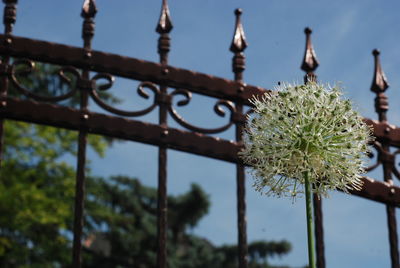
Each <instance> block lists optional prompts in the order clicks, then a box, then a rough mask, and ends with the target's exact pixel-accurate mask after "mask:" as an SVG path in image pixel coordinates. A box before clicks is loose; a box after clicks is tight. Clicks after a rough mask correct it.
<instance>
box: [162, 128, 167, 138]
mask: <svg viewBox="0 0 400 268" xmlns="http://www.w3.org/2000/svg"><path fill="white" fill-rule="evenodd" d="M161 136H163V137H166V136H168V130H166V129H164V130H163V131H162V132H161Z"/></svg>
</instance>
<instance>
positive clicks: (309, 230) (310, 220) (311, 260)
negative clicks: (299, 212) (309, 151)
mask: <svg viewBox="0 0 400 268" xmlns="http://www.w3.org/2000/svg"><path fill="white" fill-rule="evenodd" d="M303 175H304V187H305V190H306V213H307V238H308V262H309V267H310V268H317V267H316V266H315V254H314V222H313V215H312V200H311V183H310V179H309V174H308V172H304V173H303Z"/></svg>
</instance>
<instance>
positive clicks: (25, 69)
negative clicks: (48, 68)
mask: <svg viewBox="0 0 400 268" xmlns="http://www.w3.org/2000/svg"><path fill="white" fill-rule="evenodd" d="M34 70H35V63H34V62H33V61H31V60H26V59H21V60H16V61H14V62H13V64H12V65H11V66H10V72H9V77H10V80H11V82H12V85H13V86H14V87H15V89H16V90H17V91H18V92H20V93H21V94H23V95H24V96H26V97H28V98H32V99H34V100H36V101H44V102H59V101H62V100H66V99H68V98H71V97H72V96H74V95H75V93H76V91H77V87H76V85H74V84H73V79H71V78H70V77H68V75H67V74H70V75H72V76H73V77H75V78H76V81H77V80H78V79H79V78H80V72H79V71H78V70H77V69H76V68H74V67H71V66H64V67H61V68H60V69H58V70H57V72H56V74H57V75H58V76H59V78H60V79H61V81H62V82H63V83H64V84H67V85H68V86H69V88H70V90H69V91H68V92H67V93H64V94H61V95H59V96H43V95H39V94H36V93H34V92H33V91H32V90H29V89H27V88H25V87H24V86H23V85H22V84H21V82H20V81H19V80H18V78H17V77H18V76H24V77H27V76H28V75H30V74H33V72H34Z"/></svg>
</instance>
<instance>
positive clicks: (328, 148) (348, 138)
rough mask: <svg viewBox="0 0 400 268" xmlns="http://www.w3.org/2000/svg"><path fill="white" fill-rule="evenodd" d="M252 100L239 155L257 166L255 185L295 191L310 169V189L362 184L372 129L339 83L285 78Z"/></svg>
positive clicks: (290, 193) (265, 189) (263, 190)
mask: <svg viewBox="0 0 400 268" xmlns="http://www.w3.org/2000/svg"><path fill="white" fill-rule="evenodd" d="M251 102H252V104H253V105H254V113H253V114H252V115H250V116H249V117H248V123H247V126H246V130H245V137H244V145H245V148H244V150H243V151H242V152H241V153H240V156H241V158H242V159H243V161H244V162H245V163H246V164H248V165H250V166H252V167H253V168H252V174H253V177H254V179H255V180H254V187H255V188H256V190H257V191H260V192H261V193H266V194H274V195H277V196H282V195H284V196H293V197H295V196H296V195H297V194H299V193H302V192H303V185H304V176H305V174H306V173H307V175H308V177H309V179H310V183H311V186H312V191H313V192H314V193H318V194H321V195H324V196H327V192H328V190H333V189H340V190H342V191H344V192H348V189H356V190H360V189H361V187H362V181H361V180H360V175H359V174H361V173H363V172H364V168H363V164H364V163H363V162H364V159H365V157H364V156H365V154H366V153H367V152H368V143H369V142H370V141H371V140H372V136H371V135H372V131H371V129H370V128H369V127H368V126H367V125H366V124H365V123H364V122H363V121H362V117H361V116H360V115H359V114H358V113H357V112H355V111H353V110H352V107H351V102H350V101H349V100H343V99H342V93H341V89H340V88H339V87H338V86H335V87H330V86H324V85H321V84H318V83H315V82H309V83H307V84H305V85H290V84H286V85H282V86H280V87H278V91H277V92H274V93H272V94H265V95H264V96H263V97H262V98H261V99H259V98H253V99H252V100H251Z"/></svg>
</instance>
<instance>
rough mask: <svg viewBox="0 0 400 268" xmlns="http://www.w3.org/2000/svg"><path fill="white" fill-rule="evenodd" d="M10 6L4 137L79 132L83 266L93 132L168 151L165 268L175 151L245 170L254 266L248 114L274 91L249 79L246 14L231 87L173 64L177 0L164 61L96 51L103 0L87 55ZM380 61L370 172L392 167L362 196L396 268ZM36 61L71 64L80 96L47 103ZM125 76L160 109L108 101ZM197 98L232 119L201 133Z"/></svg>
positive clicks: (243, 247)
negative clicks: (37, 128)
mask: <svg viewBox="0 0 400 268" xmlns="http://www.w3.org/2000/svg"><path fill="white" fill-rule="evenodd" d="M3 2H4V4H5V7H4V17H3V22H4V27H5V30H4V34H2V35H0V54H1V64H0V81H1V82H0V83H1V87H0V136H1V137H3V124H4V120H7V119H11V120H18V121H24V122H30V123H35V124H43V125H48V126H54V127H58V128H66V129H70V130H74V131H78V132H79V137H78V156H77V166H76V194H75V210H74V227H73V234H74V238H73V252H72V259H73V266H74V267H82V263H81V254H82V228H83V216H84V203H85V202H84V200H85V158H86V143H87V135H88V134H89V133H91V134H100V135H104V136H108V137H113V138H119V139H124V140H131V141H136V142H140V143H145V144H150V145H154V146H157V147H158V148H159V150H158V213H157V218H158V220H157V221H158V222H157V231H158V249H157V266H158V267H166V266H167V258H168V256H167V252H166V243H167V233H166V230H167V209H168V204H167V174H168V172H167V152H168V150H169V149H173V150H178V151H183V152H188V153H192V154H197V155H202V156H205V157H209V158H214V159H219V160H223V161H227V162H231V163H234V164H236V185H237V232H238V245H239V246H238V263H239V267H242V268H244V267H247V236H246V202H245V192H246V191H245V171H244V166H243V164H242V163H241V161H240V159H238V157H237V153H238V152H239V151H240V150H241V148H242V132H243V126H244V124H245V118H246V113H245V112H244V107H245V106H250V103H249V98H250V97H252V96H254V95H262V94H264V93H265V92H267V91H269V90H267V89H264V88H261V87H257V86H251V85H248V84H246V83H245V82H244V80H243V72H244V70H245V56H244V50H245V49H246V46H247V43H246V39H245V35H244V30H243V26H242V23H241V20H240V15H241V10H240V9H237V10H236V11H235V16H236V23H235V26H234V36H233V40H232V43H231V46H230V50H231V51H232V53H233V59H232V71H233V75H234V79H233V80H227V79H222V78H218V77H215V76H211V75H206V74H203V73H198V72H193V71H189V70H186V69H180V68H176V67H173V66H170V65H168V53H169V51H170V37H169V33H170V31H171V30H172V29H173V26H172V22H171V17H170V13H169V9H168V5H167V0H163V1H162V8H161V14H160V19H159V21H158V24H157V27H156V31H157V33H158V34H159V36H160V37H159V39H158V54H159V57H160V61H159V63H154V62H149V61H144V60H140V59H135V58H129V57H124V56H120V55H115V54H110V53H105V52H100V51H95V50H92V47H91V41H92V39H93V36H94V34H95V31H94V30H95V15H96V12H97V8H96V4H95V1H94V0H85V1H84V3H83V7H82V12H81V16H82V18H83V27H82V38H83V43H84V45H83V47H82V48H78V47H72V46H66V45H63V44H56V43H50V42H46V41H38V40H33V39H29V38H23V37H17V36H14V35H13V34H12V30H13V25H14V24H15V22H16V14H17V2H18V1H17V0H3ZM305 34H306V49H305V54H304V59H303V63H302V65H301V68H302V70H304V71H305V72H306V76H305V78H312V79H316V74H315V70H316V69H317V67H318V61H317V58H316V54H315V51H314V49H313V46H312V43H311V39H310V35H311V30H310V29H309V28H306V30H305ZM373 55H374V59H375V72H374V78H373V82H372V85H371V90H372V91H373V92H375V93H376V95H377V96H376V99H375V110H376V112H377V113H378V115H379V120H378V121H376V120H371V119H368V118H365V122H366V123H367V124H369V125H370V126H372V127H373V129H374V135H375V136H376V141H375V143H374V147H375V148H376V151H377V162H376V163H375V164H373V165H372V166H371V167H369V168H368V170H369V171H370V170H373V169H375V168H377V167H378V166H380V165H382V167H383V174H384V176H383V177H384V181H378V180H373V179H371V178H368V177H364V178H363V181H364V185H363V188H362V190H361V191H359V192H358V191H353V192H352V193H353V194H354V195H358V196H360V197H363V198H365V199H369V200H372V201H376V202H380V203H383V204H385V205H386V210H387V222H388V228H389V241H390V255H391V261H392V268H399V267H400V266H399V256H398V241H397V227H396V215H395V209H396V207H398V206H399V204H400V188H398V187H396V186H394V184H393V176H395V177H397V178H400V173H399V171H398V170H397V169H396V167H395V156H396V155H397V154H399V153H400V150H391V148H399V147H400V128H397V127H394V126H393V125H390V124H389V123H388V121H387V117H386V112H387V110H388V100H387V97H386V95H385V90H386V89H387V88H388V83H387V81H386V78H385V75H384V73H383V71H382V68H381V65H380V61H379V52H378V51H377V50H374V51H373ZM11 58H12V59H13V60H11ZM35 62H42V63H50V64H56V65H59V66H61V67H59V70H58V74H59V76H60V78H61V79H63V80H64V81H65V82H66V83H68V84H69V85H70V88H71V90H70V91H68V92H66V93H63V94H61V95H57V96H42V95H38V94H36V93H34V92H32V91H31V90H30V89H28V88H25V87H24V86H23V84H21V82H20V81H19V77H20V76H21V75H26V74H29V73H31V72H32V71H33V66H34V63H35ZM92 74H94V75H92ZM115 76H116V77H123V78H127V79H132V80H138V81H140V84H139V86H138V88H137V93H138V95H139V96H141V97H143V98H149V97H150V95H149V94H148V92H149V91H150V92H152V93H153V94H152V96H153V100H152V102H151V104H150V105H149V106H148V107H146V108H144V109H141V110H133V111H128V110H122V109H118V108H116V107H113V106H111V105H109V104H107V103H106V102H105V101H104V100H102V98H101V97H100V96H99V92H100V91H102V90H109V89H112V86H113V82H114V77H115ZM71 77H73V78H74V79H71ZM11 86H12V88H13V89H15V90H17V91H18V92H19V93H20V94H22V95H23V96H25V98H16V97H12V96H10V94H8V93H9V88H11ZM192 93H197V94H201V95H205V96H209V97H212V98H214V99H216V103H215V106H214V110H215V112H216V113H217V115H223V114H224V113H225V112H224V109H223V108H225V110H228V111H229V113H230V117H229V121H228V122H227V123H226V124H225V125H223V126H221V127H217V128H201V127H197V126H195V125H192V124H191V123H189V122H187V121H186V120H185V119H184V118H183V117H182V116H181V115H180V114H179V113H178V111H177V110H176V109H175V105H174V103H175V101H174V98H175V97H177V96H180V97H183V99H181V100H180V101H178V102H177V105H178V106H185V105H188V104H189V103H190V101H191V97H192ZM77 96H79V101H80V108H79V109H76V108H70V107H65V106H62V105H60V102H62V101H63V100H66V99H70V98H72V97H77ZM89 99H91V100H93V101H94V102H95V103H96V104H97V105H98V106H99V107H101V108H102V109H103V110H104V112H105V113H101V112H94V111H92V110H90V107H89V105H88V103H89ZM155 109H158V111H159V123H158V124H151V123H147V122H143V121H140V120H135V119H133V118H134V117H140V116H143V115H145V114H148V113H150V112H151V111H153V110H155ZM169 117H170V118H172V119H173V120H174V121H175V122H176V123H178V124H179V125H180V126H182V127H183V128H184V129H185V130H182V129H176V128H172V127H170V126H169V125H168V120H167V119H168V118H169ZM230 128H235V134H236V135H235V136H236V140H235V141H228V140H225V139H222V138H218V137H215V136H211V135H209V134H218V133H221V132H223V131H225V130H227V129H230ZM4 146H7V145H6V144H3V142H0V152H1V151H2V150H3V147H4ZM0 163H1V162H0ZM314 206H315V208H314V213H315V222H316V232H315V235H316V240H317V243H316V244H317V246H316V251H317V259H318V260H317V262H318V267H319V268H324V267H325V258H324V241H323V224H322V223H323V219H322V215H323V214H322V201H321V200H320V199H319V198H318V197H317V196H314Z"/></svg>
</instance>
